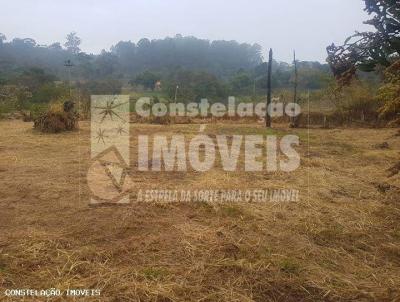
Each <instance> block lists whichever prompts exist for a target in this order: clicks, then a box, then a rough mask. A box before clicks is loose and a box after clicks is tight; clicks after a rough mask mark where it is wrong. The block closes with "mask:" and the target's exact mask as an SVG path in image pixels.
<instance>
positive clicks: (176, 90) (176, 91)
mask: <svg viewBox="0 0 400 302" xmlns="http://www.w3.org/2000/svg"><path fill="white" fill-rule="evenodd" d="M178 89H179V85H176V88H175V103H176V101H177V99H178Z"/></svg>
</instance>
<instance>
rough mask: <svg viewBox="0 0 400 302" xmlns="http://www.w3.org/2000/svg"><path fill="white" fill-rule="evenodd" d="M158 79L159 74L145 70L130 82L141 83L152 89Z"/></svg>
mask: <svg viewBox="0 0 400 302" xmlns="http://www.w3.org/2000/svg"><path fill="white" fill-rule="evenodd" d="M159 80H160V76H159V75H157V74H155V73H153V72H150V71H145V72H143V73H141V74H139V75H137V76H136V77H135V78H134V79H133V80H132V81H131V82H130V83H131V84H135V85H142V86H143V87H144V88H146V89H151V90H154V87H155V85H156V83H157V81H159Z"/></svg>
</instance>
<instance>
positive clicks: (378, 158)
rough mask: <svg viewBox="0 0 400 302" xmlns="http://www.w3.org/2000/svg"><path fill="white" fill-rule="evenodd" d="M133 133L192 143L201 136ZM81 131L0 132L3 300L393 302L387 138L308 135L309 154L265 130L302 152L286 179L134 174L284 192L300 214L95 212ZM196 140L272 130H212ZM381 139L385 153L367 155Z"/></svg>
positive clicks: (13, 128) (390, 138)
mask: <svg viewBox="0 0 400 302" xmlns="http://www.w3.org/2000/svg"><path fill="white" fill-rule="evenodd" d="M131 127H132V129H131V130H132V133H138V134H139V133H140V134H144V133H147V134H150V133H164V134H167V135H168V134H173V133H181V134H185V135H188V136H192V135H193V136H194V135H196V134H197V133H198V128H199V127H198V125H170V126H165V125H145V124H135V125H132V126H131ZM80 128H81V136H80V137H79V136H78V132H70V133H63V134H55V135H45V134H40V133H38V132H34V131H32V130H31V125H30V124H29V123H22V122H20V121H2V122H0V129H1V130H0V141H1V145H0V187H1V188H2V189H1V191H0V211H1V216H0V288H1V291H0V300H5V301H7V299H6V298H5V297H4V296H3V292H4V289H5V288H26V287H28V288H37V289H41V288H44V289H46V288H51V287H56V288H61V289H64V290H65V289H67V288H100V289H101V290H102V295H101V297H100V298H93V299H92V300H93V301H397V300H400V290H399V284H400V231H399V230H400V227H399V226H400V199H399V198H400V197H399V196H400V193H399V189H398V188H399V187H400V175H399V174H397V175H394V176H392V177H390V178H388V173H387V169H389V168H390V167H392V166H393V164H394V163H395V162H397V161H398V159H399V149H400V141H399V138H398V137H397V136H396V135H395V134H396V130H394V129H349V130H346V129H334V130H322V129H319V130H318V129H315V130H312V131H311V134H310V149H308V144H307V140H308V139H307V138H308V135H307V130H304V129H290V130H289V129H286V128H278V129H275V130H274V132H276V133H278V134H279V135H282V134H284V133H289V132H293V133H298V134H299V135H300V137H301V140H302V145H301V147H300V152H301V154H302V166H301V168H300V169H299V170H298V171H296V172H295V173H292V174H290V175H286V174H284V173H266V172H260V173H250V174H249V173H245V172H241V171H239V172H237V173H234V174H232V173H226V172H223V171H222V169H221V168H220V167H217V168H215V169H214V170H212V171H210V172H207V173H204V174H199V173H194V172H189V173H187V174H182V173H173V174H172V175H171V174H168V175H165V174H162V173H161V174H160V173H158V174H155V173H137V174H135V175H134V179H135V182H136V183H137V184H138V185H139V186H147V185H149V184H150V185H152V186H154V187H155V188H156V187H163V188H185V189H189V188H191V189H198V188H202V189H204V188H221V187H222V188H232V189H240V188H279V187H293V188H298V189H300V190H301V194H302V195H301V200H300V202H298V203H289V204H257V205H256V204H241V205H234V204H230V205H211V204H200V203H198V204H166V205H157V204H132V205H130V206H127V207H122V208H115V207H113V208H108V207H98V208H91V207H89V206H88V203H87V201H88V190H87V188H86V183H85V181H86V180H85V176H86V169H87V166H88V157H89V155H90V152H89V125H88V123H86V122H82V123H81V125H80ZM206 132H207V133H208V134H210V135H215V134H218V133H224V134H226V135H230V134H232V135H233V134H251V133H254V134H267V133H270V132H271V131H270V130H269V131H267V130H265V129H263V128H262V126H261V125H257V124H254V125H249V124H234V125H233V124H220V123H214V124H211V125H209V126H208V128H207V130H206ZM384 141H386V142H388V144H389V148H388V149H376V148H374V147H373V146H374V145H376V144H380V143H383V142H384ZM133 145H134V142H133ZM308 151H309V153H308ZM79 152H80V153H79ZM132 152H133V154H132V156H131V158H135V150H134V148H133V149H132ZM307 153H308V154H309V156H307ZM79 154H80V156H79ZM79 158H81V160H80V159H79ZM80 161H81V170H80V169H79V163H80ZM134 164H135V163H134V162H133V163H132V165H134ZM79 183H80V184H81V186H80V187H81V189H79ZM380 188H386V189H384V190H382V189H380ZM79 193H80V194H79ZM63 299H65V298H63ZM53 300H54V301H57V299H53ZM61 300H62V299H60V301H61ZM70 300H71V299H70ZM86 300H88V299H85V301H86ZM89 300H90V299H89ZM10 301H11V300H10ZM12 301H16V299H13V300H12Z"/></svg>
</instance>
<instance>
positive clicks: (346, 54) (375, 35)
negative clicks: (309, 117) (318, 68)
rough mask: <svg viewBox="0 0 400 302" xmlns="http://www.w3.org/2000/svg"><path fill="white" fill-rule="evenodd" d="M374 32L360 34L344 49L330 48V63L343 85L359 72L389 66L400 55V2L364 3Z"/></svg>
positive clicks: (350, 39)
mask: <svg viewBox="0 0 400 302" xmlns="http://www.w3.org/2000/svg"><path fill="white" fill-rule="evenodd" d="M364 2H365V11H366V12H367V13H368V14H369V15H372V16H373V17H372V19H370V20H368V21H366V22H365V24H369V25H372V26H373V27H374V28H375V31H374V32H356V33H355V34H354V35H352V36H350V37H349V38H347V39H346V41H345V43H344V44H343V45H341V46H336V45H334V44H332V45H330V46H328V47H327V52H328V63H329V65H330V66H331V69H332V71H333V73H334V75H335V77H336V78H337V79H338V80H339V81H340V82H341V83H342V84H349V83H350V81H351V79H352V78H353V76H354V75H355V73H356V70H357V69H359V70H361V71H366V72H370V71H373V70H375V69H376V67H377V66H378V65H381V66H384V67H388V66H390V65H391V64H392V63H393V62H394V61H396V60H397V59H399V56H400V3H399V1H398V0H364Z"/></svg>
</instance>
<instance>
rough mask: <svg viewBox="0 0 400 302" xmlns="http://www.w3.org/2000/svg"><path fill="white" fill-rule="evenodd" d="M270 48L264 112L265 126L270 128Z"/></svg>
mask: <svg viewBox="0 0 400 302" xmlns="http://www.w3.org/2000/svg"><path fill="white" fill-rule="evenodd" d="M271 79H272V48H271V49H270V50H269V60H268V78H267V108H266V112H265V126H266V127H267V128H271V116H270V114H269V107H270V104H271V101H272V84H271Z"/></svg>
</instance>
